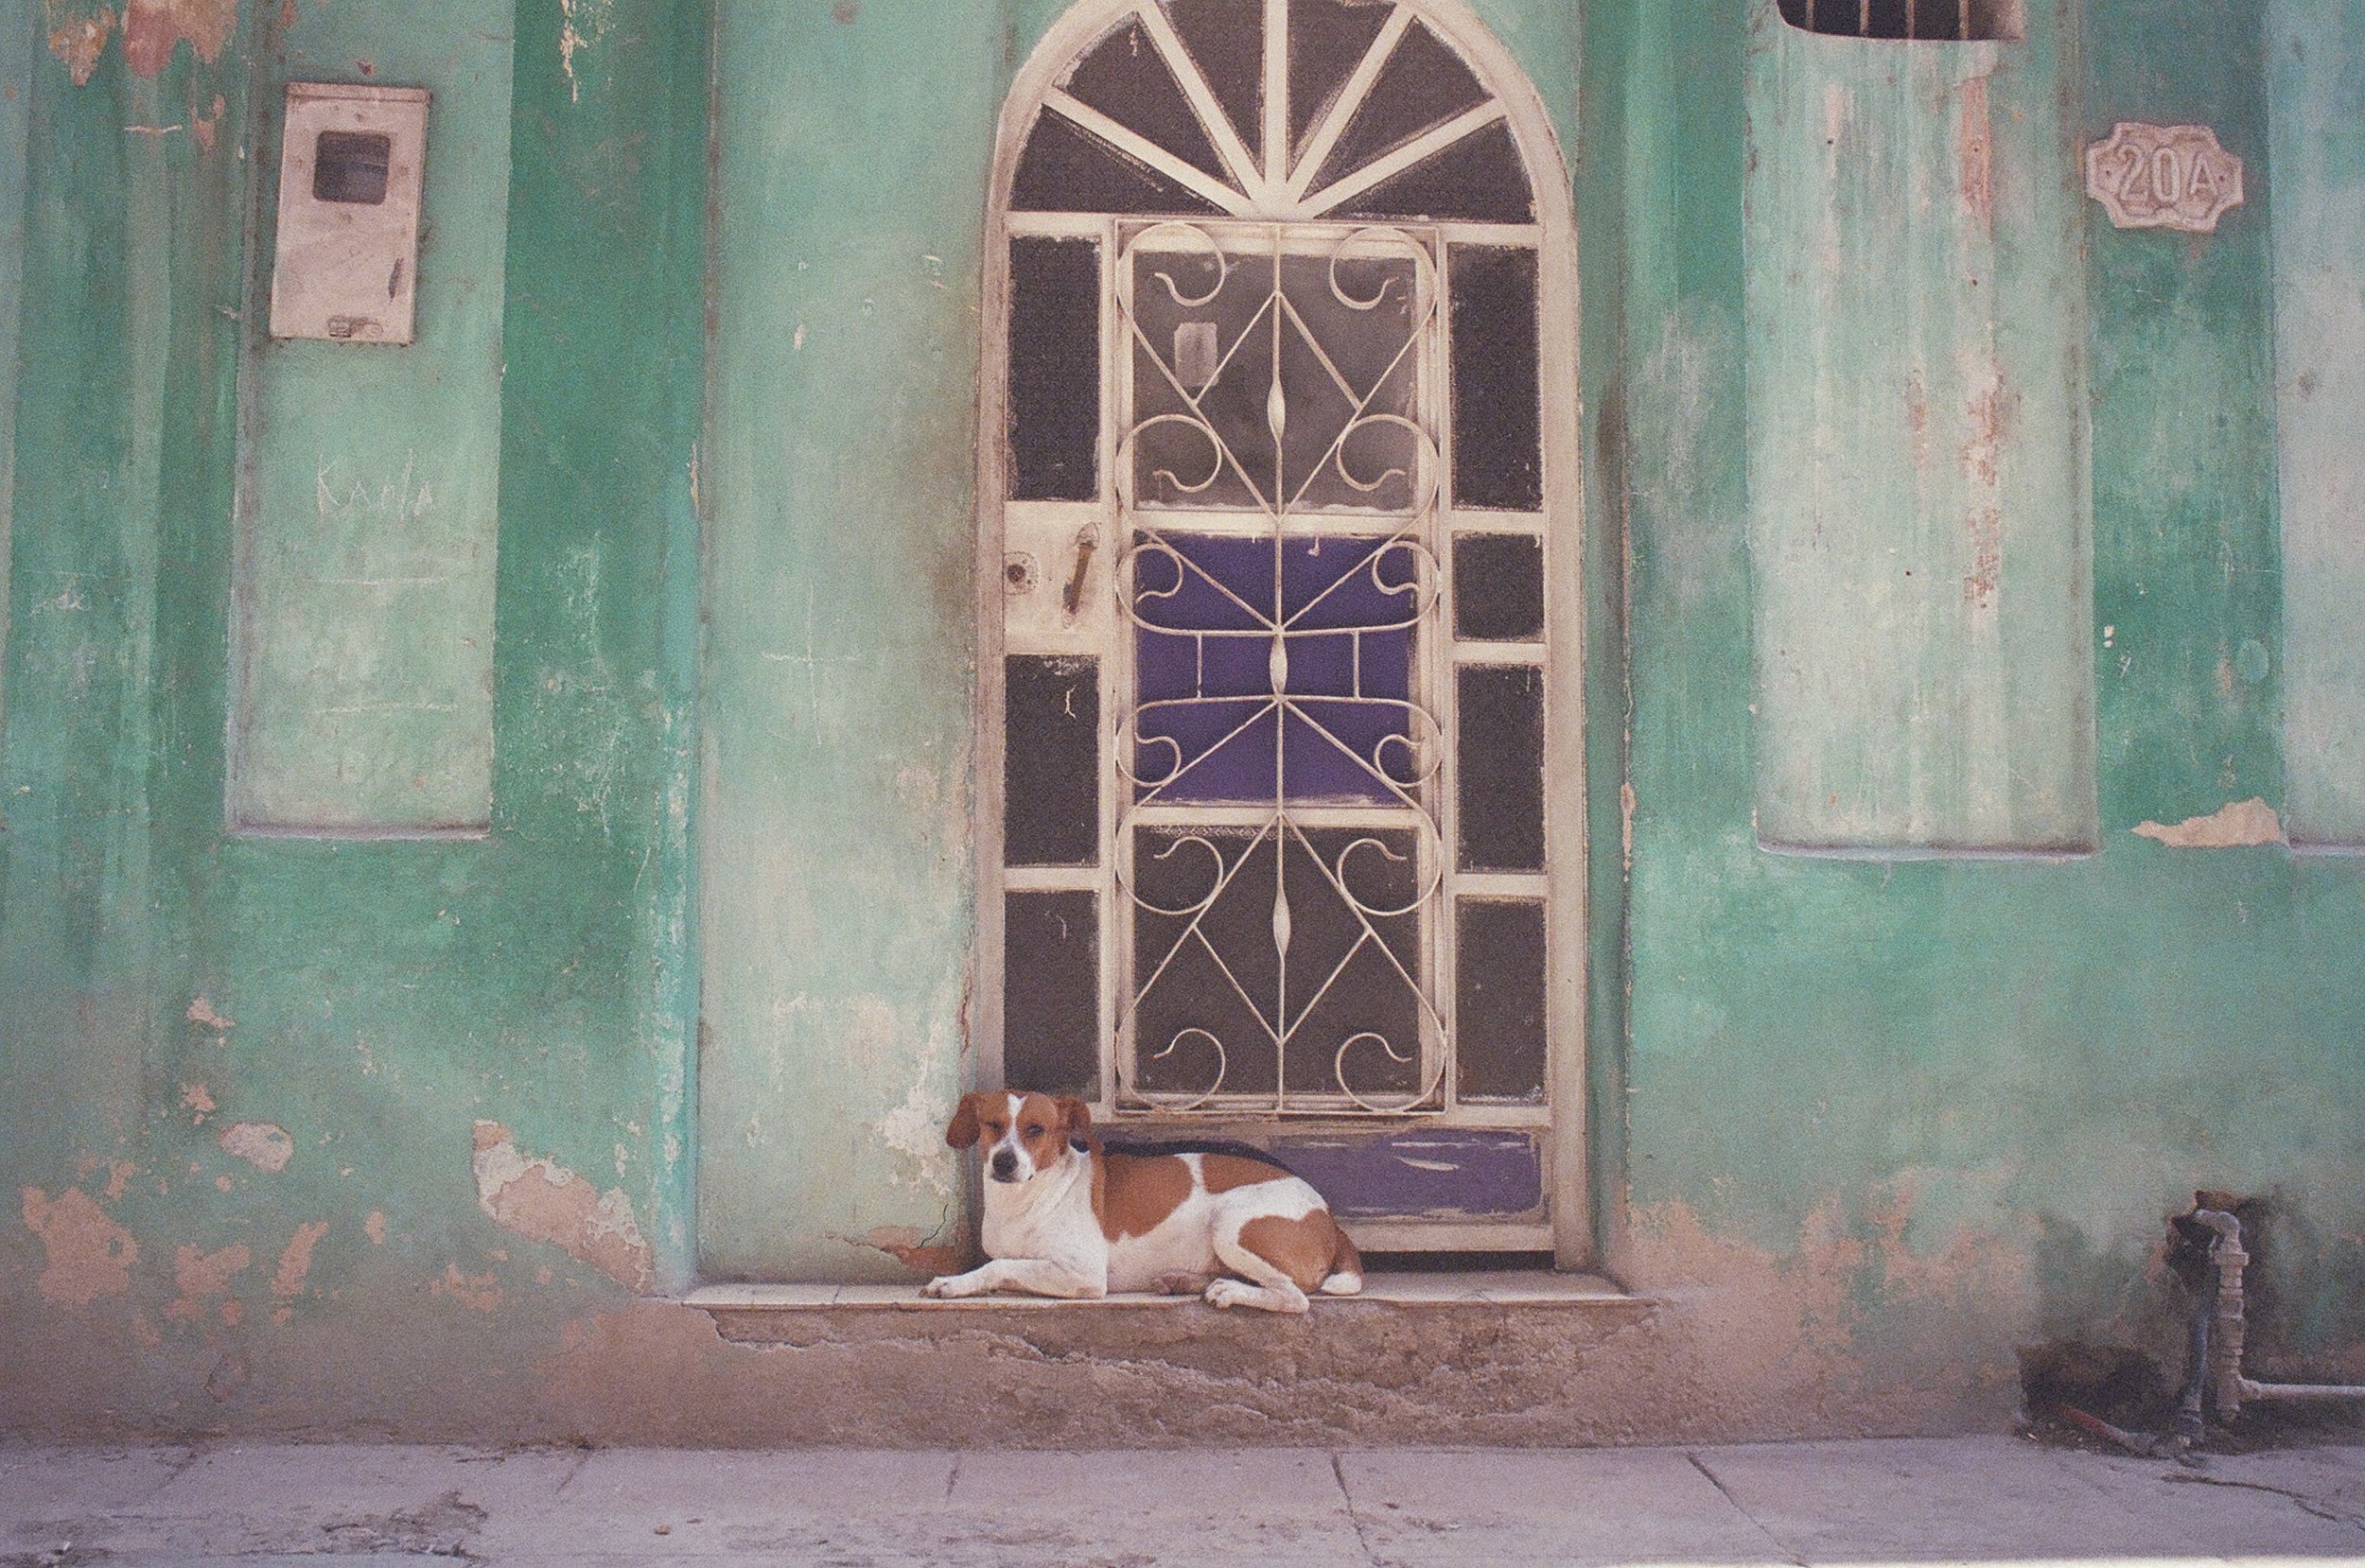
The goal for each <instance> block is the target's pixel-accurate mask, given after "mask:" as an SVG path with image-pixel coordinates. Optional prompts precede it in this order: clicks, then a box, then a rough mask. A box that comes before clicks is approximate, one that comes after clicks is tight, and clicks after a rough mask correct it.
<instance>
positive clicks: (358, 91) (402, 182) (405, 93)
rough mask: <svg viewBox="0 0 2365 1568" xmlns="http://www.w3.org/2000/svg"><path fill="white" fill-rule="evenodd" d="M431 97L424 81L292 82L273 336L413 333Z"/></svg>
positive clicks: (371, 338)
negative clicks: (368, 83)
mask: <svg viewBox="0 0 2365 1568" xmlns="http://www.w3.org/2000/svg"><path fill="white" fill-rule="evenodd" d="M427 104H428V93H427V90H426V89H425V88H423V87H362V86H351V85H347V84H344V83H341V82H324V81H292V82H289V84H288V118H287V134H286V139H285V143H284V146H283V148H282V149H281V152H280V156H279V242H278V247H277V253H276V256H275V259H274V261H273V264H272V280H271V335H272V337H274V338H333V339H336V340H340V341H342V342H355V343H407V342H409V341H411V340H412V323H413V321H414V319H415V316H416V314H417V305H418V283H419V279H418V272H419V198H420V193H421V191H422V189H423V188H424V176H425V172H426V166H427Z"/></svg>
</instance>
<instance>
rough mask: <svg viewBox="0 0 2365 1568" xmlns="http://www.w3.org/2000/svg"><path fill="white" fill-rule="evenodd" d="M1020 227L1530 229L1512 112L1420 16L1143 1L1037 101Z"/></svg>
mask: <svg viewBox="0 0 2365 1568" xmlns="http://www.w3.org/2000/svg"><path fill="white" fill-rule="evenodd" d="M1010 205H1011V207H1012V208H1013V209H1014V210H1017V211H1022V212H1123V213H1170V214H1179V215H1194V216H1204V217H1218V216H1220V217H1226V218H1288V219H1300V220H1303V219H1312V218H1369V219H1378V220H1388V219H1398V218H1463V219H1468V220H1474V221H1480V222H1495V223H1528V222H1533V220H1534V218H1535V199H1534V195H1533V191H1532V190H1531V189H1530V187H1529V184H1528V177H1527V171H1526V168H1525V166H1524V165H1523V162H1522V160H1521V158H1520V156H1519V151H1518V148H1516V147H1515V146H1514V145H1513V141H1512V136H1511V131H1510V129H1509V127H1508V126H1506V125H1505V124H1504V109H1503V106H1502V104H1500V103H1499V102H1498V101H1497V100H1496V99H1495V98H1494V96H1492V95H1490V94H1489V93H1488V92H1487V90H1486V88H1485V87H1484V86H1483V85H1482V84H1481V83H1480V80H1479V78H1478V75H1477V73H1476V72H1474V71H1473V70H1472V69H1471V68H1470V66H1469V65H1468V63H1467V62H1465V61H1463V58H1462V56H1461V55H1460V54H1458V53H1457V52H1455V50H1454V49H1453V48H1452V47H1451V46H1450V45H1448V44H1446V43H1445V41H1444V40H1443V39H1442V38H1440V37H1439V36H1438V35H1437V33H1436V32H1435V31H1434V30H1433V29H1432V28H1431V27H1430V26H1429V25H1428V23H1427V22H1425V21H1423V20H1422V19H1421V17H1420V16H1419V15H1418V13H1417V12H1416V11H1415V10H1414V9H1413V8H1412V7H1410V6H1407V5H1394V4H1388V3H1384V0H1383V3H1374V0H1288V5H1287V6H1286V7H1284V6H1274V5H1270V4H1268V3H1267V0H1149V3H1146V4H1144V5H1142V6H1140V7H1139V8H1138V9H1135V10H1134V11H1132V12H1131V13H1130V15H1128V16H1127V17H1126V18H1125V19H1124V20H1123V21H1122V22H1120V23H1119V24H1118V25H1117V26H1114V27H1112V28H1111V29H1110V31H1109V32H1108V33H1107V34H1105V35H1104V36H1103V37H1102V38H1101V39H1100V40H1099V42H1098V43H1096V44H1094V45H1093V46H1092V47H1091V48H1090V49H1089V50H1087V51H1086V52H1085V53H1084V54H1083V55H1082V56H1081V57H1080V58H1079V59H1077V61H1076V62H1075V64H1074V65H1073V66H1072V67H1071V68H1070V69H1069V70H1068V71H1067V73H1066V74H1065V75H1064V76H1063V77H1062V78H1060V83H1059V85H1058V86H1056V87H1054V88H1053V89H1052V90H1051V91H1050V92H1049V93H1047V94H1045V95H1044V96H1043V113H1042V117H1041V118H1040V119H1038V120H1037V121H1036V123H1035V126H1034V130H1033V133H1032V134H1031V135H1029V136H1028V138H1027V141H1026V149H1025V153H1024V154H1023V155H1022V156H1021V157H1020V159H1019V165H1018V175H1017V179H1016V181H1015V182H1014V183H1013V185H1012V187H1011V192H1010Z"/></svg>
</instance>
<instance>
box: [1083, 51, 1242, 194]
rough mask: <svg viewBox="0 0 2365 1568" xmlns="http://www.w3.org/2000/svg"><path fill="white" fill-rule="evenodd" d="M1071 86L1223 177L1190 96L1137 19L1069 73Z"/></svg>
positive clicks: (1121, 121) (1169, 148) (1117, 117)
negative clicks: (1184, 90)
mask: <svg viewBox="0 0 2365 1568" xmlns="http://www.w3.org/2000/svg"><path fill="white" fill-rule="evenodd" d="M1066 85H1067V90H1068V91H1069V92H1070V93H1072V94H1074V95H1075V96H1077V98H1078V99H1080V100H1081V101H1083V102H1084V103H1087V104H1090V105H1091V106H1092V107H1093V108H1095V109H1097V110H1099V111H1100V112H1101V113H1103V114H1106V115H1108V116H1109V117H1110V118H1111V119H1112V120H1114V121H1116V122H1117V124H1119V125H1121V126H1123V127H1125V128H1126V129H1127V130H1128V131H1138V132H1140V133H1141V135H1142V136H1143V138H1144V139H1145V140H1147V141H1148V142H1150V143H1152V144H1154V145H1156V146H1158V147H1162V148H1165V149H1166V150H1167V151H1168V152H1171V153H1173V154H1174V155H1175V156H1176V157H1178V158H1180V159H1182V160H1183V162H1184V163H1186V164H1189V165H1191V166H1193V167H1195V168H1197V169H1199V170H1200V172H1201V173H1202V174H1212V175H1214V176H1215V177H1216V178H1217V179H1218V180H1222V179H1224V178H1225V175H1224V169H1223V162H1222V160H1221V159H1219V158H1218V157H1217V156H1216V147H1215V144H1214V143H1213V142H1211V141H1209V140H1208V139H1207V132H1206V131H1205V130H1204V129H1203V128H1202V127H1201V126H1200V123H1199V116H1198V115H1197V114H1195V113H1192V112H1191V105H1190V100H1189V99H1187V98H1185V97H1184V96H1183V89H1182V88H1181V87H1179V86H1177V85H1176V84H1175V79H1174V73H1173V72H1171V71H1169V70H1167V69H1166V61H1165V56H1163V55H1161V54H1160V53H1159V52H1158V46H1157V45H1156V44H1152V43H1151V42H1150V41H1149V34H1148V33H1147V32H1146V31H1144V30H1143V28H1142V25H1141V23H1140V22H1139V21H1131V22H1128V23H1127V24H1126V25H1125V26H1122V27H1119V28H1117V29H1116V30H1115V31H1114V32H1112V33H1111V34H1110V35H1109V36H1108V37H1107V38H1105V39H1103V40H1101V42H1100V45H1099V47H1097V48H1095V49H1094V50H1093V52H1092V53H1091V54H1088V55H1086V56H1085V57H1084V58H1083V60H1082V61H1080V62H1078V63H1077V67H1076V69H1075V70H1074V71H1072V72H1071V73H1069V76H1068V79H1067V83H1066Z"/></svg>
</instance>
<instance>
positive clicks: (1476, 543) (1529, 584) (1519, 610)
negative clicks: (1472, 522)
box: [1453, 533, 1544, 642]
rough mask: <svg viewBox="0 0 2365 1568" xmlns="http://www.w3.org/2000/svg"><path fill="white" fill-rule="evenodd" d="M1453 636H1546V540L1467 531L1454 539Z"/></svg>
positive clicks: (1476, 639)
mask: <svg viewBox="0 0 2365 1568" xmlns="http://www.w3.org/2000/svg"><path fill="white" fill-rule="evenodd" d="M1453 635H1454V636H1457V637H1461V638H1462V639H1463V640H1464V641H1467V642H1532V641H1534V640H1535V639H1536V638H1538V637H1541V636H1543V635H1544V541H1543V540H1541V539H1538V538H1535V537H1534V536H1533V535H1531V534H1525V533H1465V534H1463V535H1462V536H1461V537H1460V538H1458V539H1456V540H1455V541H1454V542H1453Z"/></svg>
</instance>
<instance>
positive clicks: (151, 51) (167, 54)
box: [123, 0, 238, 77]
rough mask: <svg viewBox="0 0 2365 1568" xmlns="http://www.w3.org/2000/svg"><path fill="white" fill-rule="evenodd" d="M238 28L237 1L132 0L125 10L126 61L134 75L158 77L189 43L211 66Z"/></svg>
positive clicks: (124, 59) (199, 57) (124, 47)
mask: <svg viewBox="0 0 2365 1568" xmlns="http://www.w3.org/2000/svg"><path fill="white" fill-rule="evenodd" d="M237 26H238V0H130V3H129V4H127V5H126V6H125V7H124V9H123V62H124V63H125V64H126V65H129V66H130V67H131V71H132V74H133V75H135V76H142V77H155V76H158V75H160V74H162V72H163V71H164V68H165V67H166V65H169V64H170V63H171V62H172V52H173V50H174V49H176V48H178V47H180V45H181V44H182V42H183V41H184V40H186V41H187V43H188V45H189V47H190V48H191V49H193V50H195V51H196V52H197V58H198V59H200V60H201V61H204V62H205V63H206V64H208V65H210V64H212V63H213V62H214V61H215V60H217V59H218V58H219V57H220V54H221V50H222V45H223V44H227V43H229V42H230V35H231V34H232V33H233V32H234V31H236V29H237Z"/></svg>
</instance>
